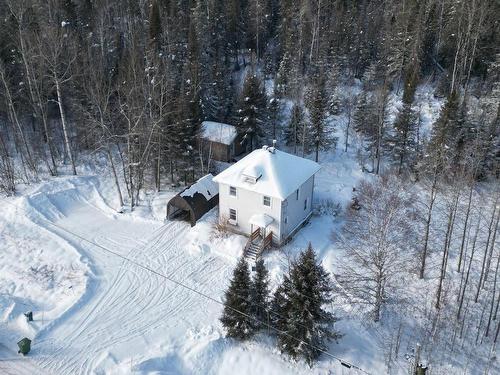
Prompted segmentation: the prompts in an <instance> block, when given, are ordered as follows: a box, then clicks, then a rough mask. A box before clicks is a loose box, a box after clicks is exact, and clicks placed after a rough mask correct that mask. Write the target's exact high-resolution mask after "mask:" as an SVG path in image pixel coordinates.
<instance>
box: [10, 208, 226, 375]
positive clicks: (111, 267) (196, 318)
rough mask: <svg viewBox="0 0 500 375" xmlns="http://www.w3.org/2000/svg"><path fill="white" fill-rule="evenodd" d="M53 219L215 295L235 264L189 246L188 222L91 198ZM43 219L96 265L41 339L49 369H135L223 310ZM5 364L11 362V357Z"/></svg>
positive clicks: (38, 354) (42, 363) (38, 345)
mask: <svg viewBox="0 0 500 375" xmlns="http://www.w3.org/2000/svg"><path fill="white" fill-rule="evenodd" d="M54 222H55V223H56V224H57V225H58V226H60V227H63V228H64V229H66V230H68V231H70V232H73V233H76V234H78V235H79V236H81V237H83V238H85V239H87V240H89V241H91V242H94V243H96V244H98V245H101V246H103V247H105V248H107V249H110V250H112V251H114V252H117V253H119V254H121V255H124V256H127V257H129V258H131V259H133V260H134V261H137V262H138V263H140V264H143V265H147V266H148V267H150V268H152V269H154V270H155V271H158V272H161V273H162V274H164V275H168V276H171V277H172V278H173V279H175V280H177V281H181V282H184V283H186V284H187V285H189V286H191V287H194V288H196V289H198V290H200V291H202V292H206V293H207V294H210V295H213V296H214V297H216V298H219V296H220V291H221V290H223V289H224V287H225V283H226V280H227V275H228V272H230V270H231V268H232V266H231V264H230V262H225V261H224V260H223V259H220V258H219V257H217V256H213V255H212V254H210V253H205V254H199V253H196V252H195V253H190V252H188V251H186V249H185V246H184V245H185V244H186V243H187V239H188V235H189V233H190V230H191V228H190V227H189V225H188V224H187V223H182V222H167V223H166V224H164V225H163V224H162V223H160V222H154V221H150V220H149V221H148V220H143V219H138V218H131V217H130V216H126V215H123V216H121V215H110V214H109V212H106V211H105V210H102V209H101V208H99V207H96V206H94V205H92V204H90V203H89V202H87V201H85V200H81V201H80V200H78V201H77V203H76V204H75V201H72V207H71V210H68V212H66V213H65V215H64V216H63V217H62V218H59V219H58V220H54ZM40 224H41V225H42V226H44V227H45V229H48V230H50V231H52V232H53V233H55V234H57V235H58V236H60V237H62V238H64V239H65V240H66V241H68V242H69V243H70V244H71V245H72V246H74V247H75V248H76V249H78V251H80V252H81V253H82V255H83V256H84V258H87V259H88V261H89V262H88V263H89V265H90V267H91V270H92V273H93V275H92V276H91V277H90V279H89V284H88V286H87V290H86V292H85V293H84V295H83V296H82V298H81V299H80V301H79V302H78V303H77V304H76V305H75V306H73V307H71V308H70V309H69V310H68V311H66V312H65V313H64V314H63V315H62V316H61V317H60V318H58V319H56V320H55V321H54V322H53V324H50V325H49V326H48V327H46V328H45V329H44V330H42V331H41V332H39V334H38V335H37V338H36V339H35V341H34V345H33V350H32V352H31V353H30V356H29V358H30V361H31V362H32V363H34V364H36V365H37V366H39V367H40V368H42V369H44V370H45V371H46V372H47V373H49V374H87V373H101V372H106V373H108V372H120V373H122V372H123V373H127V372H131V371H133V370H132V368H133V367H134V366H135V365H136V364H138V363H140V361H141V360H144V359H147V358H149V356H150V355H151V353H154V349H155V348H156V347H157V346H158V345H160V344H159V343H161V345H165V343H172V345H175V343H176V342H177V341H181V340H183V337H184V336H185V335H186V333H187V331H190V332H192V331H193V330H196V329H197V325H196V324H199V323H202V322H204V321H207V323H210V324H212V323H213V322H212V321H211V320H212V318H208V319H207V317H208V316H210V315H212V316H213V313H214V312H215V313H217V314H218V311H219V307H218V306H217V305H215V306H213V305H212V306H207V304H208V302H207V301H206V300H205V299H203V297H201V296H199V295H197V294H193V293H192V292H189V291H187V290H185V289H182V288H181V287H179V286H176V285H175V284H173V283H171V282H168V281H166V280H165V279H163V278H160V277H159V276H156V275H154V274H152V273H151V272H148V271H146V270H144V269H142V268H140V267H138V266H136V265H134V264H130V263H129V262H128V261H125V260H123V259H121V258H120V257H117V256H116V255H112V254H110V253H107V252H106V251H105V250H104V249H101V248H99V247H98V246H95V245H92V244H90V243H88V242H87V241H83V240H81V239H79V238H78V237H75V236H73V235H71V234H69V233H67V232H66V231H63V230H60V229H58V228H55V227H53V226H51V225H50V224H49V223H47V222H43V221H40ZM210 312H212V313H210ZM207 314H208V315H207ZM125 364H126V366H127V367H128V368H125V367H124V366H125ZM2 365H3V366H5V367H6V368H8V362H3V363H2ZM14 365H15V364H14V363H12V366H14ZM16 369H17V370H19V369H20V368H19V366H16ZM127 370H128V371H127Z"/></svg>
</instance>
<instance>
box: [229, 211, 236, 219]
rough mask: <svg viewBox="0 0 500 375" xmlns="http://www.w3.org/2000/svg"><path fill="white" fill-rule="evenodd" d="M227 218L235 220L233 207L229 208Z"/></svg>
mask: <svg viewBox="0 0 500 375" xmlns="http://www.w3.org/2000/svg"><path fill="white" fill-rule="evenodd" d="M229 220H231V221H232V222H236V210H235V209H234V208H230V209H229Z"/></svg>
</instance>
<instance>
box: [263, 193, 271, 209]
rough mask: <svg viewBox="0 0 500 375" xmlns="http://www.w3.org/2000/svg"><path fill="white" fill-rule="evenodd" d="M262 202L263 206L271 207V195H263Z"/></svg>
mask: <svg viewBox="0 0 500 375" xmlns="http://www.w3.org/2000/svg"><path fill="white" fill-rule="evenodd" d="M263 203H264V206H267V207H271V197H267V196H265V195H264V198H263Z"/></svg>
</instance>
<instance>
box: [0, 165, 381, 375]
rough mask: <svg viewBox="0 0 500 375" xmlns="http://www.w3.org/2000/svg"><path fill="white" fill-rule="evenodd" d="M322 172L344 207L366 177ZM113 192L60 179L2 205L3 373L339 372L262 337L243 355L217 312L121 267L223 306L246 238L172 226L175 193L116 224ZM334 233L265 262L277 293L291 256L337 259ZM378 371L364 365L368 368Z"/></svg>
mask: <svg viewBox="0 0 500 375" xmlns="http://www.w3.org/2000/svg"><path fill="white" fill-rule="evenodd" d="M324 163H325V165H326V164H328V163H332V165H333V164H335V168H329V167H328V168H324V171H323V172H321V173H320V175H319V177H318V181H319V183H318V185H321V186H322V188H319V189H318V196H321V195H322V194H326V195H328V194H330V193H335V194H336V195H338V196H339V197H340V196H341V197H345V198H342V200H344V201H345V199H347V197H349V196H350V191H351V190H352V186H353V184H355V181H356V179H357V178H359V177H360V172H359V171H356V170H354V171H353V168H352V161H349V160H348V159H346V160H344V161H342V159H339V160H335V158H332V159H331V160H325V161H324ZM344 164H345V165H344ZM341 181H342V182H341ZM112 187H113V184H112V183H111V181H110V180H108V179H106V178H99V177H97V176H85V177H59V178H54V179H51V180H48V181H45V182H43V183H40V184H38V185H37V186H35V187H31V188H27V189H25V191H23V193H22V195H21V196H18V197H14V198H4V199H2V200H1V201H0V205H1V208H2V213H3V214H2V216H1V218H0V230H1V232H0V233H1V238H2V241H1V243H0V251H1V254H2V262H1V267H2V272H1V276H0V277H1V279H0V280H1V284H0V288H1V289H0V290H1V298H0V312H1V315H0V316H1V318H2V320H1V321H0V326H1V331H0V332H1V333H0V343H1V345H0V369H1V371H2V372H5V373H33V372H35V373H48V374H75V373H120V374H122V373H123V374H127V373H139V374H148V373H172V374H177V373H180V374H191V373H199V374H206V373H214V374H215V373H217V374H232V373H234V371H235V369H236V368H237V369H238V373H243V374H244V373H248V374H255V373H263V374H278V373H283V374H285V373H286V374H289V373H297V374H298V373H304V372H312V373H325V371H329V370H332V371H333V370H334V369H340V367H339V366H340V363H339V362H338V361H335V360H333V359H328V358H325V359H323V360H322V361H320V363H319V364H318V365H317V366H316V367H315V368H313V369H312V370H310V369H309V368H308V367H307V365H306V364H305V363H298V364H297V363H293V362H290V361H289V359H287V358H286V357H283V356H281V355H280V354H279V353H277V352H276V350H275V349H274V345H273V343H272V342H271V341H272V340H269V339H268V338H266V337H265V336H263V337H262V338H261V339H259V340H258V342H248V343H245V344H242V345H241V344H236V343H234V342H233V341H232V340H229V339H226V338H224V333H223V330H222V327H221V325H220V323H219V321H218V318H219V316H220V313H221V309H222V306H221V305H219V304H217V303H214V302H211V301H210V300H208V299H206V298H204V297H203V296H201V295H199V294H196V293H193V292H191V291H189V290H187V289H184V288H182V287H180V286H178V285H176V284H174V283H172V282H169V281H167V280H165V279H164V278H161V277H159V276H157V275H155V274H152V273H151V272H148V271H147V270H145V269H143V268H141V267H138V266H137V265H134V264H132V263H130V262H129V261H127V260H124V259H123V258H120V257H119V255H122V256H125V257H127V258H128V259H131V260H133V261H135V262H137V263H139V264H141V265H144V266H147V267H149V268H150V269H153V270H155V271H157V272H159V273H161V274H163V275H167V276H168V277H171V278H172V279H174V280H176V281H178V282H181V283H183V284H185V285H187V286H188V287H190V288H194V289H196V290H197V291H199V292H202V293H204V294H206V295H208V296H210V297H211V298H215V299H216V300H219V301H220V300H222V296H223V293H224V290H225V289H226V287H227V284H228V281H229V278H230V277H231V274H232V270H233V267H234V265H235V263H236V261H237V259H238V257H239V256H240V255H241V252H242V248H243V245H244V243H245V239H244V238H243V237H241V236H237V235H229V236H217V235H216V233H214V229H213V225H212V224H213V222H214V220H215V218H216V212H215V210H214V211H212V212H211V213H209V214H207V215H206V216H205V217H204V218H203V219H202V220H201V221H200V222H199V223H198V224H197V225H196V226H195V227H194V228H191V227H190V226H189V224H188V223H183V222H177V221H174V222H165V223H164V222H163V212H164V208H165V202H166V201H167V200H168V198H169V197H171V196H172V194H173V193H162V194H160V195H157V194H156V195H151V196H149V197H145V199H144V201H145V202H146V203H145V204H144V206H142V207H140V208H139V209H137V210H136V211H134V213H132V214H130V213H125V214H119V213H117V212H116V211H115V209H114V208H116V207H117V202H116V201H115V199H114V194H113V188H112ZM331 225H332V219H331V217H329V216H326V217H323V216H321V217H318V218H314V219H313V220H312V221H311V223H310V224H309V225H308V226H307V227H306V228H304V229H303V230H302V231H301V232H299V235H298V236H297V237H296V240H295V241H293V242H292V243H290V244H289V245H288V246H287V247H286V248H283V249H282V251H280V252H278V251H275V252H269V253H268V254H267V255H266V260H267V262H268V264H269V267H270V269H271V273H272V276H273V284H274V285H276V284H277V283H278V281H279V280H280V279H281V276H282V272H283V271H284V269H285V266H286V264H287V259H288V257H289V256H290V255H293V254H291V253H297V252H298V251H299V250H301V249H302V248H303V246H304V244H306V243H307V242H308V241H311V240H312V242H313V245H314V246H315V248H316V249H317V250H318V251H319V252H320V257H321V258H324V257H328V256H329V251H328V249H329V246H330V245H329V244H330V242H331V241H330V240H329V233H330V231H331ZM113 253H114V254H113ZM28 310H32V311H33V312H34V321H33V322H30V323H27V322H26V319H25V318H24V315H23V313H24V312H25V311H28ZM24 336H26V337H29V338H30V339H33V343H32V351H31V352H30V354H29V355H28V356H26V357H20V356H19V355H18V354H17V353H16V349H17V347H16V342H17V341H18V340H19V339H20V338H22V337H24ZM355 342H356V344H355ZM365 345H368V346H369V345H370V343H369V341H368V342H366V343H365ZM360 350H361V351H363V346H360V345H358V343H357V335H349V336H348V338H347V339H346V340H343V341H342V344H341V345H340V346H337V345H335V344H333V346H332V352H334V353H338V354H339V355H340V354H342V355H343V356H344V357H345V359H346V360H348V361H352V362H355V363H358V364H359V365H361V364H363V363H359V362H360V361H359V358H358V356H359V351H360ZM367 358H368V357H367ZM376 363H377V360H373V361H372V360H371V359H368V361H367V362H365V363H364V365H365V366H366V367H367V368H369V367H372V368H373V365H376Z"/></svg>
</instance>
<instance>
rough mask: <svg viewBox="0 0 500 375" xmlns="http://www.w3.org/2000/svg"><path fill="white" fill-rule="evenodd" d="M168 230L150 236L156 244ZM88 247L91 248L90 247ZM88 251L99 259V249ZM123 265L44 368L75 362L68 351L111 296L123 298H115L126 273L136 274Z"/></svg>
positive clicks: (167, 228) (157, 231) (128, 292)
mask: <svg viewBox="0 0 500 375" xmlns="http://www.w3.org/2000/svg"><path fill="white" fill-rule="evenodd" d="M169 229H170V226H169V225H167V226H165V227H160V228H159V229H158V230H156V231H155V232H153V236H152V237H153V240H154V239H155V237H156V238H158V240H157V241H156V243H159V241H160V239H161V237H163V236H164V235H165V234H166V233H167V232H168V231H169ZM125 238H127V239H128V240H130V236H125ZM94 239H96V237H94ZM94 242H96V243H98V244H100V243H99V241H98V240H97V241H94ZM115 242H116V241H115ZM116 243H118V242H116ZM119 244H120V246H123V243H119ZM82 246H84V245H83V244H82ZM146 246H147V241H146V242H145V243H144V245H142V246H141V247H140V248H139V250H144V249H145V247H146ZM90 247H93V246H90ZM135 250H137V247H132V248H131V249H129V250H128V251H127V253H126V254H127V255H128V256H130V255H131V253H132V252H134V251H135ZM88 251H89V252H91V253H93V254H94V253H96V254H97V257H95V258H98V257H99V255H100V253H99V252H100V251H101V252H102V250H101V249H93V248H89V249H88ZM140 253H141V251H138V252H137V254H140ZM125 263H126V261H125V260H121V261H120V264H119V266H118V269H117V272H116V273H115V275H114V277H113V280H112V281H111V283H110V285H107V286H106V289H105V290H104V293H103V294H102V295H101V296H100V297H99V299H98V300H97V301H95V302H94V301H89V303H90V305H91V306H90V311H86V312H85V313H86V315H85V317H84V319H83V320H82V321H81V322H79V323H78V325H77V326H76V327H75V328H73V329H72V331H71V332H69V333H68V334H67V335H66V336H65V337H64V339H63V340H62V341H63V342H61V343H60V345H57V346H58V347H57V348H56V349H55V350H54V351H53V352H52V353H51V354H50V356H49V357H47V358H46V361H44V363H43V366H44V367H47V368H51V369H53V370H61V362H64V360H65V359H66V360H67V362H72V361H73V360H76V359H77V358H78V353H74V355H72V358H73V360H68V359H69V358H68V357H67V354H68V351H69V350H70V349H71V348H72V347H73V346H74V343H75V342H77V339H78V338H81V337H80V336H81V335H82V334H83V332H84V331H85V330H88V329H89V325H90V323H91V322H92V321H95V320H96V317H99V316H102V314H106V313H108V311H107V310H104V311H102V312H101V310H102V307H103V306H107V305H109V302H112V301H110V298H112V297H113V296H115V297H116V298H117V299H123V298H124V296H123V295H117V296H116V290H117V285H118V284H119V283H120V282H121V281H122V280H123V277H124V276H125V275H126V274H127V273H130V272H134V273H135V272H136V271H135V270H133V269H131V268H128V267H126V265H125ZM97 266H99V267H101V266H102V264H98V265H97ZM101 268H102V267H101ZM101 271H102V270H101ZM104 272H106V270H104ZM137 289H138V287H136V288H135V289H132V290H130V288H127V294H128V295H130V294H132V293H134V291H135V290H137ZM81 313H82V312H80V314H81ZM105 329H109V327H106V328H105ZM86 336H87V337H88V336H89V334H88V333H87V334H86ZM68 343H69V345H68ZM57 357H62V358H61V361H54V358H57ZM54 362H60V363H59V365H57V364H56V363H54ZM68 364H69V363H68Z"/></svg>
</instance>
